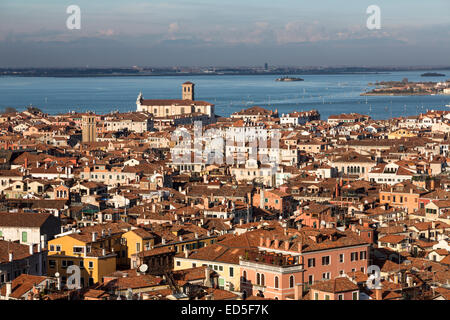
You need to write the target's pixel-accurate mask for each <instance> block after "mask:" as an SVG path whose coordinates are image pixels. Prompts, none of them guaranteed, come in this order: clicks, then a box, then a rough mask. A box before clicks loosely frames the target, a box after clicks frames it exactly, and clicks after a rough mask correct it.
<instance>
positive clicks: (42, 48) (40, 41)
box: [0, 0, 450, 67]
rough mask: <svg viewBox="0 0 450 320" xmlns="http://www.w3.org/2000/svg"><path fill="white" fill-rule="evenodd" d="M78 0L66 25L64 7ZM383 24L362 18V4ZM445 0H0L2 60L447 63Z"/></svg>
mask: <svg viewBox="0 0 450 320" xmlns="http://www.w3.org/2000/svg"><path fill="white" fill-rule="evenodd" d="M73 4H75V5H78V6H79V7H80V8H81V30H68V29H67V28H66V19H67V18H68V16H69V15H68V14H67V13H66V8H67V7H68V6H69V5H73ZM374 4H375V5H378V6H379V7H380V9H381V29H380V30H368V29H367V28H366V20H367V17H368V15H367V14H366V8H367V7H368V6H369V5H374ZM449 12H450V1H448V0H428V1H423V0H370V1H366V0H319V1H317V0H316V1H312V0H310V1H303V0H278V1H273V0H272V1H267V0H239V1H238V0H227V1H216V0H193V1H187V0H170V1H159V0H154V1H151V0H147V1H146V0H130V1H124V0H122V1H119V0H95V1H94V0H90V1H85V0H71V1H65V0H53V1H50V0H44V1H33V0H1V1H0V66H3V67H5V66H15V67H20V66H23V67H26V66H85V65H90V66H131V65H151V66H169V65H261V64H263V63H264V62H268V63H269V64H273V65H299V66H303V65H305V66H306V65H315V66H317V65H368V66H369V65H450V61H449V58H448V57H449V56H450V41H449V39H450V19H449V17H448V13H449Z"/></svg>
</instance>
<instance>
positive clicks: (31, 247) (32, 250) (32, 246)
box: [29, 243, 34, 255]
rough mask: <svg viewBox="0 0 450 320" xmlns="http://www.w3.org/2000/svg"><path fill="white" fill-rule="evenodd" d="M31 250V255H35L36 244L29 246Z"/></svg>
mask: <svg viewBox="0 0 450 320" xmlns="http://www.w3.org/2000/svg"><path fill="white" fill-rule="evenodd" d="M29 248H30V254H31V255H33V254H34V244H32V243H31V244H30V245H29Z"/></svg>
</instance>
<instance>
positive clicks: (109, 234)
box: [108, 228, 112, 236]
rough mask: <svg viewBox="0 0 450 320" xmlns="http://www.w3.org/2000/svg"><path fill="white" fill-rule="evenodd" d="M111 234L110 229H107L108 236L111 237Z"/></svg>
mask: <svg viewBox="0 0 450 320" xmlns="http://www.w3.org/2000/svg"><path fill="white" fill-rule="evenodd" d="M111 233H112V229H111V228H108V236H111Z"/></svg>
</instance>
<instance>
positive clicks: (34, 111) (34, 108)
mask: <svg viewBox="0 0 450 320" xmlns="http://www.w3.org/2000/svg"><path fill="white" fill-rule="evenodd" d="M27 111H28V112H30V113H34V114H36V113H43V112H42V110H41V109H39V108H36V107H31V106H30V107H28V108H27Z"/></svg>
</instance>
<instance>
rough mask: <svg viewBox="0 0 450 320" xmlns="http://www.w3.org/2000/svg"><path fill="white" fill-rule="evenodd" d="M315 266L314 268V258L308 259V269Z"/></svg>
mask: <svg viewBox="0 0 450 320" xmlns="http://www.w3.org/2000/svg"><path fill="white" fill-rule="evenodd" d="M315 266H316V259H315V258H310V259H308V268H312V267H315Z"/></svg>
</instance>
